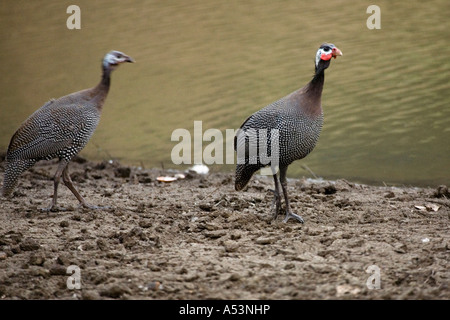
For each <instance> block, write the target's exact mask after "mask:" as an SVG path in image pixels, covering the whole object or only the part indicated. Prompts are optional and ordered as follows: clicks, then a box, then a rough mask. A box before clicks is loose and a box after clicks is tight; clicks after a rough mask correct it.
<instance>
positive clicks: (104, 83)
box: [92, 67, 111, 111]
mask: <svg viewBox="0 0 450 320" xmlns="http://www.w3.org/2000/svg"><path fill="white" fill-rule="evenodd" d="M110 85H111V69H109V68H105V67H103V73H102V78H101V80H100V83H99V84H98V85H97V86H96V87H95V88H93V92H92V100H94V101H95V102H96V105H97V109H99V111H101V110H102V107H103V104H104V103H105V99H106V96H107V95H108V92H109V87H110Z"/></svg>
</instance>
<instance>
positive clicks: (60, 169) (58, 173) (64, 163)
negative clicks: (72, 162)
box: [42, 160, 68, 212]
mask: <svg viewBox="0 0 450 320" xmlns="http://www.w3.org/2000/svg"><path fill="white" fill-rule="evenodd" d="M67 164H68V162H67V161H64V160H61V161H60V162H59V165H58V169H56V172H55V176H54V177H53V199H52V204H51V205H50V206H49V207H48V208H44V209H42V211H47V212H48V211H60V210H61V208H58V207H57V206H56V202H57V201H58V185H59V181H60V179H61V175H62V173H63V171H64V170H65V168H66V167H67Z"/></svg>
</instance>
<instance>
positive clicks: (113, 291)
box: [100, 284, 130, 299]
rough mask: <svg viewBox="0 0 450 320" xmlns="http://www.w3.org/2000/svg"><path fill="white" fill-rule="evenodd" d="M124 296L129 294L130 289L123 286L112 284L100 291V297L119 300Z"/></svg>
mask: <svg viewBox="0 0 450 320" xmlns="http://www.w3.org/2000/svg"><path fill="white" fill-rule="evenodd" d="M124 294H130V289H129V288H128V287H127V286H126V285H124V284H114V285H111V286H110V287H108V288H105V289H103V290H102V291H100V295H101V296H102V297H109V298H114V299H117V298H120V297H121V296H123V295H124Z"/></svg>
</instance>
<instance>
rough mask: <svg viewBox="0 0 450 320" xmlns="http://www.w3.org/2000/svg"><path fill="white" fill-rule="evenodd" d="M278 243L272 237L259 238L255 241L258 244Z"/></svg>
mask: <svg viewBox="0 0 450 320" xmlns="http://www.w3.org/2000/svg"><path fill="white" fill-rule="evenodd" d="M275 241H276V239H275V238H272V237H259V238H257V239H256V240H255V242H256V243H257V244H271V243H274V242H275Z"/></svg>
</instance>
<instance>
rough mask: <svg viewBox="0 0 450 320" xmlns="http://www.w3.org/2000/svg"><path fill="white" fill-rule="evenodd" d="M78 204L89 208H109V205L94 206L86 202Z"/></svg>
mask: <svg viewBox="0 0 450 320" xmlns="http://www.w3.org/2000/svg"><path fill="white" fill-rule="evenodd" d="M80 206H81V207H83V208H86V209H91V210H108V209H111V207H110V206H95V205H92V204H87V203H80Z"/></svg>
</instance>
